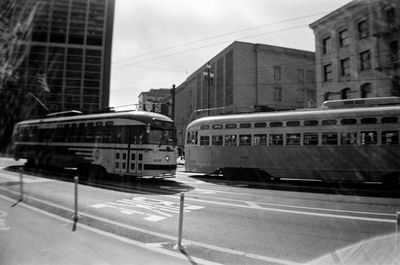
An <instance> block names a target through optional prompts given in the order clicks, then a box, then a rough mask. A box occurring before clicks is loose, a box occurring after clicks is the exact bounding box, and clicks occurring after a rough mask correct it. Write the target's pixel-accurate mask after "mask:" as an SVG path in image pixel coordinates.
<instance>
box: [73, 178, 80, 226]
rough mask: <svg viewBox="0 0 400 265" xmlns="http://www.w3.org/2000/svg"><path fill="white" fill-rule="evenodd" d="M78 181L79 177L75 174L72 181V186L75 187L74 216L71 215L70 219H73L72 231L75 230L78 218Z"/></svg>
mask: <svg viewBox="0 0 400 265" xmlns="http://www.w3.org/2000/svg"><path fill="white" fill-rule="evenodd" d="M78 182H79V177H78V176H75V177H74V183H75V185H74V187H75V189H74V190H75V192H74V193H75V214H74V216H73V217H72V219H73V221H74V225H73V227H72V231H76V225H77V223H78V219H79V217H78Z"/></svg>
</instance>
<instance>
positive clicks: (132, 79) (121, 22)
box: [110, 0, 351, 110]
mask: <svg viewBox="0 0 400 265" xmlns="http://www.w3.org/2000/svg"><path fill="white" fill-rule="evenodd" d="M115 2H116V3H115V14H114V33H113V49H112V65H111V88H110V107H117V108H116V110H123V109H132V108H134V106H133V104H137V103H138V96H139V94H140V93H141V92H146V91H149V90H150V89H158V88H171V87H172V85H174V84H175V85H176V86H179V85H180V84H182V83H183V82H184V81H185V80H186V78H187V77H188V76H190V75H191V74H192V73H193V72H195V71H196V70H197V69H199V68H201V67H202V66H203V65H205V64H206V63H207V62H208V60H210V59H211V58H213V57H214V56H215V55H217V54H218V53H220V52H221V51H222V50H223V49H225V48H226V47H227V46H229V45H230V44H231V43H232V42H234V41H244V42H250V43H260V44H268V45H275V46H281V47H287V48H294V49H300V50H307V51H315V40H314V34H313V31H312V30H311V29H310V28H309V26H308V25H309V24H310V23H312V22H314V21H316V20H318V19H319V18H321V17H323V16H325V15H327V14H329V13H330V12H332V11H334V10H336V9H337V8H340V7H341V6H343V5H345V4H347V3H349V2H351V0H115ZM121 106H123V107H121ZM118 107H121V108H118Z"/></svg>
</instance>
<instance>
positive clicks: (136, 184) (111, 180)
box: [4, 166, 194, 195]
mask: <svg viewBox="0 0 400 265" xmlns="http://www.w3.org/2000/svg"><path fill="white" fill-rule="evenodd" d="M4 170H7V171H11V172H18V173H19V172H22V173H23V174H28V175H31V176H35V177H41V178H47V179H54V180H58V181H66V182H73V181H74V177H75V176H76V175H77V171H76V170H73V169H60V168H48V167H46V168H39V167H35V168H32V167H26V166H9V167H7V168H4ZM79 184H81V185H87V186H93V187H96V188H102V189H108V190H115V191H122V192H132V193H146V194H157V195H173V194H177V193H180V192H188V191H191V190H193V189H194V188H193V187H192V186H190V185H187V184H184V183H180V182H178V181H176V180H175V179H173V178H172V179H158V178H138V177H132V176H120V175H107V176H106V177H104V178H99V179H94V180H87V179H86V180H85V179H79ZM4 185H19V182H13V183H12V184H7V183H6V184H4Z"/></svg>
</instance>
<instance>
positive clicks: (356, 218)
mask: <svg viewBox="0 0 400 265" xmlns="http://www.w3.org/2000/svg"><path fill="white" fill-rule="evenodd" d="M163 196H166V197H170V198H178V197H177V196H173V195H163ZM185 199H186V200H191V201H195V202H203V203H208V204H217V205H223V206H230V207H239V208H247V209H257V210H263V211H271V212H280V213H291V214H299V215H308V216H318V217H329V218H338V219H347V220H359V221H369V222H381V223H396V222H397V221H396V220H395V219H394V218H393V219H383V218H371V217H358V216H351V215H339V214H328V213H315V212H306V211H296V210H286V209H277V208H271V207H260V206H259V205H257V206H250V205H240V204H233V203H227V202H217V201H206V200H200V199H195V198H190V197H189V196H187V197H186V198H185ZM393 216H395V215H393Z"/></svg>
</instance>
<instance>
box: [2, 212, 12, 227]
mask: <svg viewBox="0 0 400 265" xmlns="http://www.w3.org/2000/svg"><path fill="white" fill-rule="evenodd" d="M7 215H8V213H6V212H4V211H1V210H0V231H7V230H10V228H9V227H8V226H7V225H6V220H5V218H6V217H7ZM3 218H4V219H3Z"/></svg>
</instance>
